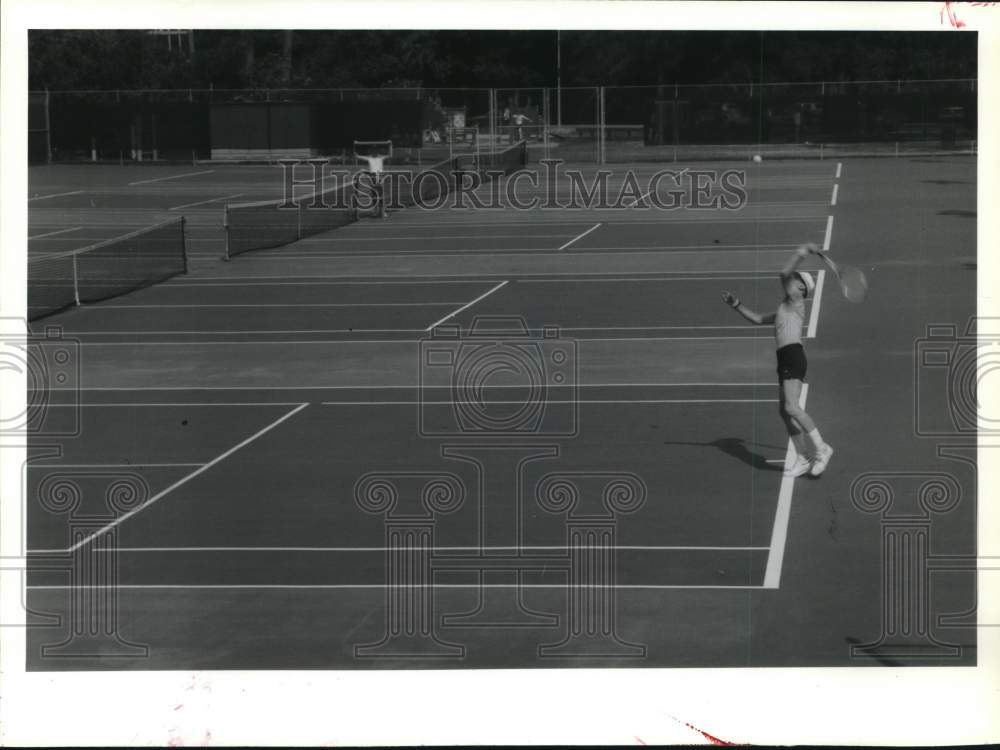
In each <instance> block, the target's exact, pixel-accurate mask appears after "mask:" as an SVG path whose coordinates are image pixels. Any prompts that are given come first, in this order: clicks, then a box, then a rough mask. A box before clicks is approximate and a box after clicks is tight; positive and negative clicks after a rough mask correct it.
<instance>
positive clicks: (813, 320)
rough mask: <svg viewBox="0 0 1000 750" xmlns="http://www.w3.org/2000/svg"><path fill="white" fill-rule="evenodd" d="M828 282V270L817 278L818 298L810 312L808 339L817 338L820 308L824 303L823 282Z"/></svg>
mask: <svg viewBox="0 0 1000 750" xmlns="http://www.w3.org/2000/svg"><path fill="white" fill-rule="evenodd" d="M824 281H826V270H825V269H824V270H822V271H820V272H819V274H817V276H816V296H815V297H813V303H812V310H810V311H809V329H808V331H807V332H806V338H810V339H814V338H816V324H817V323H818V322H819V306H820V304H822V301H823V282H824Z"/></svg>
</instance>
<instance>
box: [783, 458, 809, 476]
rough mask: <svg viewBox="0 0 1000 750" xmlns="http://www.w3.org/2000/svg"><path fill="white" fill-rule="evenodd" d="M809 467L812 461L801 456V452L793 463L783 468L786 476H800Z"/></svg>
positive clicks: (806, 471) (807, 470)
mask: <svg viewBox="0 0 1000 750" xmlns="http://www.w3.org/2000/svg"><path fill="white" fill-rule="evenodd" d="M810 467H812V461H810V460H809V459H808V458H806V457H805V456H803V455H802V454H801V453H800V454H799V455H798V456H797V457H796V459H795V463H793V464H792V465H791V466H789V467H788V468H787V469H785V476H786V477H801V476H802V475H803V474H806V473H808V472H809V470H810Z"/></svg>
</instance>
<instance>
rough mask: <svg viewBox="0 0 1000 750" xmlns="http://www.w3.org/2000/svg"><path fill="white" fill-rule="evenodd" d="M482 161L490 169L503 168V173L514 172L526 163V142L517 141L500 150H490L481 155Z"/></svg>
mask: <svg viewBox="0 0 1000 750" xmlns="http://www.w3.org/2000/svg"><path fill="white" fill-rule="evenodd" d="M483 161H484V162H485V165H486V166H487V167H489V168H491V169H497V168H498V167H499V168H501V169H503V171H504V173H505V174H510V173H511V172H516V171H517V170H519V169H521V168H523V167H526V166H527V165H528V142H527V141H518V142H517V143H515V144H514V145H513V146H511V147H510V148H506V149H503V150H502V151H491V152H489V153H487V154H485V155H484V156H483Z"/></svg>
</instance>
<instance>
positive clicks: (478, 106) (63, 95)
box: [28, 79, 977, 164]
mask: <svg viewBox="0 0 1000 750" xmlns="http://www.w3.org/2000/svg"><path fill="white" fill-rule="evenodd" d="M28 114H29V117H28V130H29V160H30V162H31V163H45V162H52V161H57V162H72V161H98V162H99V161H112V162H122V163H124V162H138V161H192V162H198V161H203V160H215V161H219V160H225V161H244V160H248V161H258V160H275V159H279V158H285V157H296V158H301V157H325V158H332V159H335V160H336V159H341V160H343V161H345V162H346V161H350V160H351V159H352V158H353V156H352V149H351V143H352V142H353V141H354V140H391V141H393V157H394V160H395V161H398V162H411V163H418V164H419V163H428V164H431V163H436V162H438V161H441V159H443V158H448V157H449V156H451V155H452V151H453V147H454V139H453V138H452V137H451V135H450V133H451V132H452V131H453V130H461V131H462V133H463V137H465V138H466V139H467V138H468V137H469V136H468V133H469V132H474V133H475V134H476V137H477V138H478V144H479V145H481V146H482V148H483V149H484V150H493V149H498V148H502V147H504V146H506V145H509V144H512V143H516V142H518V141H521V140H524V141H527V143H528V151H529V158H530V159H531V160H538V159H540V158H546V157H548V158H559V159H563V160H565V161H567V162H586V163H621V162H631V161H636V162H649V161H653V162H655V161H671V160H674V161H676V160H683V159H698V158H705V159H709V158H730V157H731V158H744V157H747V156H750V155H752V154H754V153H760V154H762V155H765V156H771V157H786V158H792V157H813V156H818V157H820V158H822V157H824V156H827V155H829V156H834V155H850V154H865V155H869V154H871V155H874V154H885V155H896V154H910V153H919V152H935V153H937V152H945V153H975V150H976V136H977V133H976V122H977V84H976V81H975V79H962V80H945V81H874V82H852V83H775V84H766V85H759V84H752V83H746V84H718V85H690V86H689V85H661V86H608V87H603V86H590V87H561V88H497V89H485V88H478V89H477V88H461V89H458V88H436V89H434V88H395V89H393V88H380V89H201V90H199V89H190V90H150V91H46V92H32V93H31V94H30V95H29V108H28Z"/></svg>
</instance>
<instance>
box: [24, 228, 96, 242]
mask: <svg viewBox="0 0 1000 750" xmlns="http://www.w3.org/2000/svg"><path fill="white" fill-rule="evenodd" d="M77 229H83V227H70V228H69V229H59V230H58V231H55V232H46V233H45V234H36V235H35V236H34V237H29V238H28V239H29V240H40V239H42V237H53V236H55V235H57V234H66V232H75V231H76V230H77ZM77 239H78V240H80V241H81V242H82V241H84V239H85V238H83V237H77Z"/></svg>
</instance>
